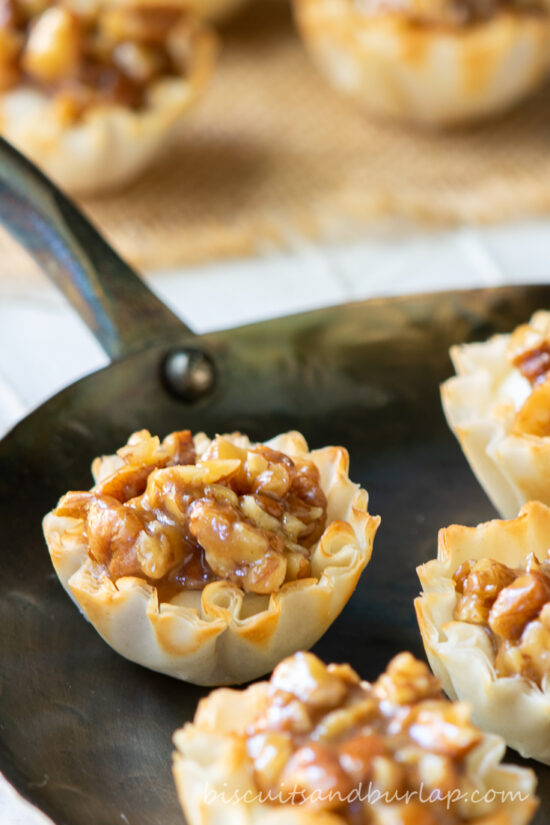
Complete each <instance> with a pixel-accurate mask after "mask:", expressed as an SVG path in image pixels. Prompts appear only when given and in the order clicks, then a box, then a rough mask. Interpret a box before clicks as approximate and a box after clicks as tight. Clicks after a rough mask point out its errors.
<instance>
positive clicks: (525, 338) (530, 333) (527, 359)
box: [508, 324, 550, 438]
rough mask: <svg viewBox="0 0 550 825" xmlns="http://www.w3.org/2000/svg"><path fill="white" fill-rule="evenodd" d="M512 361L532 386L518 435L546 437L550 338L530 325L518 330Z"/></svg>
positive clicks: (512, 340)
mask: <svg viewBox="0 0 550 825" xmlns="http://www.w3.org/2000/svg"><path fill="white" fill-rule="evenodd" d="M508 360H509V362H510V364H511V365H512V366H513V367H514V368H516V369H517V370H519V372H520V373H521V375H522V376H523V377H524V378H525V379H526V380H527V381H528V382H529V384H530V385H531V392H530V394H529V395H528V397H527V399H526V400H525V401H524V403H523V405H522V407H521V408H520V409H519V411H518V413H517V415H516V420H515V422H514V430H515V432H517V433H519V434H521V435H533V436H536V437H538V438H545V437H546V436H549V435H550V380H549V379H550V338H549V337H548V335H547V334H544V333H543V332H541V331H539V330H538V329H535V328H533V327H532V326H530V325H529V324H523V325H522V326H519V327H517V329H516V330H514V332H513V333H512V335H511V337H510V342H509V344H508Z"/></svg>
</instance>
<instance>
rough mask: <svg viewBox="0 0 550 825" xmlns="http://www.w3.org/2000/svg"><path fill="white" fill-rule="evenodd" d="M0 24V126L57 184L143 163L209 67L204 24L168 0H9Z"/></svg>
mask: <svg viewBox="0 0 550 825" xmlns="http://www.w3.org/2000/svg"><path fill="white" fill-rule="evenodd" d="M2 11H3V17H2V19H1V27H0V45H1V48H0V129H1V132H2V134H3V135H4V137H6V138H7V139H8V140H9V141H11V142H12V143H13V144H14V145H15V146H16V147H17V148H19V149H20V150H21V151H23V152H24V153H25V154H27V155H28V156H29V157H30V158H31V159H32V160H34V161H35V162H37V163H38V164H39V165H40V166H41V167H42V168H43V169H44V170H45V171H46V173H47V174H49V175H50V176H51V177H52V178H53V179H54V180H55V181H56V182H57V183H59V184H60V185H61V186H62V187H63V188H65V189H67V190H69V191H71V192H76V193H78V194H82V193H87V194H90V193H96V192H98V191H103V190H106V189H112V188H115V187H119V186H121V185H122V184H126V183H128V182H129V181H130V180H132V179H133V178H135V176H136V175H137V174H139V173H140V172H142V171H143V169H144V168H145V167H146V166H148V165H149V164H150V163H151V162H152V161H153V160H155V159H156V158H157V157H158V156H159V153H160V152H161V151H162V150H163V149H164V147H165V146H166V145H167V143H168V141H169V139H170V137H171V136H172V134H173V132H174V130H175V128H176V127H177V125H178V124H179V123H180V121H181V119H182V116H183V115H184V114H185V112H186V110H187V108H188V107H189V105H190V104H191V103H192V102H193V101H194V99H195V98H196V97H197V95H199V94H200V92H201V90H202V88H203V86H204V84H205V82H206V80H207V78H208V76H209V74H210V70H211V65H212V60H213V51H214V41H213V37H212V34H211V33H210V32H209V30H208V29H207V28H206V27H205V26H204V25H203V24H202V23H200V22H199V21H198V20H196V19H195V18H194V17H193V16H191V15H190V14H189V12H188V11H187V8H186V7H185V6H183V5H182V4H181V3H179V2H175V1H174V0H166V2H164V3H163V4H162V5H161V4H159V3H158V2H156V1H155V0H145V2H143V0H134V2H129V3H116V2H115V3H105V2H100V1H96V2H88V3H78V2H76V0H75V2H72V0H71V2H59V3H45V2H41V1H40V0H39V2H26V0H10V1H9V2H6V3H4V4H3V7H2Z"/></svg>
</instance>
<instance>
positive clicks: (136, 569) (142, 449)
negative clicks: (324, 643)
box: [44, 430, 380, 685]
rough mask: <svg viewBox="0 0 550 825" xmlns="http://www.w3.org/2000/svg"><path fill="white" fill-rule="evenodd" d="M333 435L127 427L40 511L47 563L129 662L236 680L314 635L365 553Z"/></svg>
mask: <svg viewBox="0 0 550 825" xmlns="http://www.w3.org/2000/svg"><path fill="white" fill-rule="evenodd" d="M348 465H349V458H348V454H347V452H346V451H345V450H344V449H343V448H342V447H325V448H323V449H320V450H313V451H312V452H309V451H308V446H307V444H306V442H305V440H304V438H303V436H301V435H300V434H299V433H296V432H290V433H285V434H283V435H279V436H277V437H276V438H273V439H272V440H271V441H268V442H267V443H266V444H252V443H251V442H250V441H249V440H248V438H247V437H246V436H244V435H240V434H238V433H234V434H233V435H226V436H217V437H216V438H215V439H214V440H213V441H211V440H210V439H208V438H207V437H206V436H205V435H204V434H203V433H200V434H198V435H196V436H195V437H194V438H193V437H192V435H191V433H190V432H189V431H188V430H184V431H181V432H175V433H172V434H171V435H169V436H168V437H167V438H165V439H164V441H162V442H160V441H159V439H158V438H157V437H152V436H151V435H150V433H149V432H147V431H146V430H144V431H142V432H138V433H134V435H132V436H131V438H130V439H129V441H128V444H127V445H126V446H125V447H123V448H122V449H120V450H119V451H118V453H117V455H116V456H107V457H103V458H97V459H96V460H95V461H94V463H93V465H92V471H93V474H94V478H95V481H96V484H95V486H94V487H93V488H92V489H91V490H90V491H88V492H70V493H67V495H65V496H63V498H62V499H61V500H60V501H59V504H58V506H57V507H56V509H55V510H54V511H53V512H52V513H49V514H48V515H47V516H46V518H45V519H44V534H45V536H46V541H47V543H48V547H49V550H50V555H51V558H52V562H53V565H54V567H55V569H56V572H57V574H58V576H59V578H60V580H61V582H62V584H63V586H64V587H65V589H66V590H67V592H68V593H69V595H70V596H71V597H72V598H73V599H74V601H76V603H77V604H78V605H79V607H80V608H81V610H82V611H83V612H84V614H85V615H86V616H87V618H88V619H89V620H90V621H91V622H92V624H93V625H94V627H95V628H96V629H97V630H98V632H99V633H100V634H101V636H103V638H104V639H105V640H106V641H107V642H108V643H109V644H110V645H111V646H112V647H113V648H114V649H115V650H116V651H118V653H121V654H122V655H123V656H126V657H127V658H128V659H131V660H132V661H135V662H138V663H139V664H142V665H145V666H146V667H150V668H152V669H153V670H158V671H161V672H163V673H168V674H170V675H172V676H176V677H178V678H180V679H185V680H187V681H190V682H195V683H197V684H204V685H218V684H230V683H234V682H245V681H247V680H249V679H253V678H255V677H257V676H260V675H262V674H264V673H266V672H268V671H269V670H271V669H272V668H273V666H274V665H275V664H276V663H277V662H278V661H280V659H281V658H282V657H283V656H286V655H288V654H289V653H292V652H294V651H295V650H297V649H298V648H303V647H310V646H311V645H312V644H313V643H314V642H315V641H317V639H318V638H319V637H320V636H321V635H322V634H323V633H324V632H325V630H326V629H327V628H328V627H329V625H330V624H331V623H332V622H333V621H334V619H335V618H336V617H337V616H338V614H339V613H340V611H341V610H342V608H343V607H344V605H345V604H346V602H347V601H348V599H349V597H350V596H351V594H352V592H353V590H354V588H355V586H356V584H357V581H358V579H359V576H360V575H361V572H362V571H363V569H364V568H365V566H366V565H367V563H368V562H369V560H370V556H371V553H372V544H373V540H374V536H375V533H376V530H377V529H378V525H379V523H380V519H379V518H378V517H374V516H370V515H369V514H368V511H367V507H368V495H367V493H366V491H365V490H362V489H361V488H360V487H359V486H358V485H357V484H353V483H352V482H351V481H350V479H349V477H348Z"/></svg>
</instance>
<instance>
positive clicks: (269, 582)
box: [55, 430, 326, 601]
mask: <svg viewBox="0 0 550 825" xmlns="http://www.w3.org/2000/svg"><path fill="white" fill-rule="evenodd" d="M252 452H253V453H257V454H259V455H260V456H261V457H262V460H264V464H265V465H266V466H269V467H272V468H273V467H275V469H277V467H280V466H282V467H284V468H285V469H284V473H285V474H286V476H285V477H286V479H287V482H288V483H287V485H286V487H285V488H283V489H284V493H281V494H280V495H276V494H275V493H274V492H269V491H268V492H262V484H264V485H266V484H267V488H269V482H270V479H271V475H270V473H269V472H267V473H266V472H264V473H263V474H260V475H259V476H258V477H257V478H255V479H253V480H252V481H251V480H250V478H249V477H247V475H246V472H245V471H244V467H243V465H242V464H239V462H238V461H234V462H233V464H235V465H239V470H238V471H237V472H234V473H233V475H230V477H229V478H227V479H225V480H223V481H220V482H219V483H217V484H215V485H208V484H201V483H196V482H193V483H191V482H189V481H188V482H187V483H186V482H185V481H183V482H182V480H181V475H180V476H179V477H178V468H181V467H185V466H186V465H193V464H195V463H196V458H197V457H196V455H195V449H194V444H193V438H192V435H191V433H190V432H189V431H188V430H185V431H181V432H176V433H172V435H170V436H169V437H168V438H167V439H165V440H164V442H162V444H161V445H160V448H157V449H156V450H155V451H153V452H150V453H148V454H147V456H148V458H147V460H145V461H143V460H142V461H141V463H140V461H139V460H138V461H136V460H135V459H134V460H133V459H132V456H130V458H129V459H127V460H126V463H124V464H123V465H122V466H120V467H118V468H117V469H116V470H115V472H114V473H112V474H111V475H110V476H108V477H107V478H105V479H104V480H103V481H101V482H99V483H98V484H97V485H96V486H95V488H93V489H92V490H91V491H89V492H70V493H68V494H67V495H66V496H65V497H64V498H63V499H62V500H61V501H60V503H59V506H58V507H57V509H56V510H55V514H56V515H58V516H69V517H76V518H80V519H83V520H84V537H85V538H86V539H87V542H88V554H89V556H90V559H91V560H92V562H93V567H94V571H95V573H96V574H97V575H98V577H101V576H103V575H108V576H109V578H110V579H111V580H112V581H114V582H116V581H117V580H118V579H119V578H121V577H124V576H137V577H139V578H142V579H145V580H146V581H147V582H149V583H150V584H151V585H153V586H154V587H155V588H156V589H157V593H158V598H159V600H160V601H169V600H170V599H171V598H173V597H174V596H175V595H176V594H177V593H179V592H181V591H182V590H202V589H203V588H204V586H205V585H206V584H208V583H210V582H213V581H216V580H219V579H221V578H227V579H228V580H230V581H234V582H235V583H237V584H241V583H242V586H243V587H244V589H245V590H251V591H252V592H257V593H269V592H272V590H273V589H278V587H279V586H280V584H282V582H283V581H284V580H285V571H286V559H285V553H284V551H285V547H286V544H285V538H284V535H283V534H282V533H279V532H272V531H271V530H269V529H263V528H262V527H260V526H258V524H256V523H255V522H254V521H253V520H252V519H251V518H249V517H247V516H246V514H245V513H244V512H243V511H242V510H241V504H240V502H241V501H242V499H240V498H239V496H246V497H247V498H248V499H252V500H254V502H255V504H256V505H257V506H258V508H259V510H260V511H261V513H262V512H263V513H264V514H266V516H267V517H269V518H270V519H276V520H278V521H279V527H281V526H282V519H283V517H284V516H285V514H288V515H291V516H292V517H294V518H295V519H299V520H300V521H301V522H302V527H301V532H300V536H299V539H298V541H299V544H300V547H301V550H302V553H298V554H297V555H298V556H299V566H298V568H297V572H296V573H295V575H293V578H301V577H303V576H307V575H309V562H308V560H307V559H308V553H307V550H308V548H311V547H312V545H313V544H314V543H315V542H316V541H317V540H318V539H319V538H320V536H321V534H322V532H323V530H324V526H325V521H326V498H325V496H324V493H323V491H322V490H321V488H320V486H319V474H318V471H317V468H316V467H315V465H313V464H311V463H310V462H303V463H301V464H299V465H296V464H295V463H294V462H293V461H292V459H290V458H289V457H288V456H286V455H284V454H282V453H279V452H277V451H274V450H271V449H269V448H267V447H265V446H264V445H258V446H257V447H255V448H253V450H252ZM244 455H246V452H244ZM123 460H125V459H123ZM267 462H269V465H267ZM230 463H231V462H230ZM169 468H174V469H173V472H170V471H169ZM155 470H161V471H162V473H163V475H162V479H160V480H159V477H158V474H157V475H156V477H155V482H154V483H153V484H152V485H151V484H149V483H148V482H149V481H150V477H151V474H152V473H153V472H154V471H155ZM266 478H267V481H266ZM261 513H260V515H261ZM243 526H244V533H245V535H244V537H243V539H239V536H237V538H235V535H234V534H233V533H234V530H235V528H237V529H241V530H242V529H243ZM247 530H248V538H247ZM197 534H198V535H199V536H201V541H202V540H203V539H202V535H205V536H206V539H207V544H206V545H205V547H206V550H205V547H203V546H202V545H201V543H200V542H199V540H198V538H197ZM239 535H240V534H239ZM250 536H251V537H252V538H250ZM239 540H243V541H244V542H245V544H244V547H241V546H239V543H238V542H239ZM258 542H259V547H260V550H259V551H258ZM295 546H296V545H295ZM263 548H265V550H264V551H263V552H262V549H263ZM254 551H255V552H256V555H255V557H253V563H252V566H253V567H254V566H255V568H254V572H253V575H252V577H251V578H250V580H247V579H246V576H247V574H248V570H249V568H250V566H251V561H250V558H251V556H250V554H251V552H252V553H253V552H254ZM208 552H210V553H211V555H210V556H208V559H210V562H211V563H210V564H209V561H208V559H207V553H208ZM295 555H296V552H295ZM226 557H227V558H228V559H229V562H227V559H226ZM214 559H215V560H216V564H218V567H217V568H216V564H215V563H214ZM227 564H229V566H227ZM212 565H213V566H214V568H216V569H212ZM220 570H221V571H222V573H220ZM226 570H227V575H226V574H225V573H226ZM281 571H282V572H281ZM274 575H275V576H278V578H276V579H275V578H273V576H274ZM287 575H288V574H287Z"/></svg>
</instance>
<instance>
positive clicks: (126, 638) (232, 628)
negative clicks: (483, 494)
mask: <svg viewBox="0 0 550 825" xmlns="http://www.w3.org/2000/svg"><path fill="white" fill-rule="evenodd" d="M227 438H228V439H231V436H227ZM201 439H202V440H203V441H204V439H205V436H204V435H199V436H196V437H195V441H196V442H197V441H198V440H201ZM239 439H240V440H239V443H240V444H241V445H242V444H243V440H242V439H243V437H242V436H239ZM206 441H208V440H207V439H206ZM245 441H246V439H245ZM248 443H250V442H248ZM266 443H267V445H268V446H269V447H271V448H273V449H275V450H279V451H281V452H283V453H285V454H286V455H288V456H290V457H291V458H302V459H304V458H306V459H308V460H310V461H312V462H313V463H314V464H315V466H316V467H317V468H318V470H319V473H320V483H321V488H322V490H323V492H324V494H325V496H326V499H327V526H326V529H325V530H324V532H323V535H322V536H321V538H320V540H319V541H318V542H317V543H316V544H315V545H314V546H313V548H312V554H311V557H310V563H311V573H312V575H311V577H309V578H303V579H298V580H296V581H290V582H287V583H286V584H283V585H282V587H281V588H280V589H278V590H276V591H275V592H273V593H271V595H265V596H263V595H258V594H256V593H248V592H246V593H245V592H244V591H243V590H242V589H241V588H240V587H238V586H237V585H236V584H232V583H230V582H229V581H226V580H219V581H214V582H211V583H209V584H207V585H206V586H205V587H204V589H203V590H201V591H197V590H184V591H182V592H180V593H178V594H177V595H175V596H173V597H172V598H170V599H169V600H168V601H162V602H160V601H159V598H158V593H157V589H156V588H155V587H154V586H153V585H152V584H149V583H148V582H147V581H146V580H145V579H142V578H138V577H135V576H125V577H123V578H119V579H117V581H116V583H114V582H113V581H112V580H111V579H110V578H109V577H108V576H107V575H106V574H105V575H102V576H98V575H97V571H96V570H95V569H94V565H93V563H92V562H91V560H90V559H89V556H88V541H87V538H86V535H85V531H84V520H83V519H75V518H68V517H65V516H58V515H54V514H53V513H49V514H48V515H47V516H46V517H45V519H44V534H45V537H46V541H47V544H48V548H49V551H50V555H51V559H52V562H53V565H54V567H55V570H56V572H57V575H58V577H59V579H60V581H61V583H62V584H63V586H64V588H65V589H66V591H67V592H68V594H69V595H70V596H71V598H72V599H73V600H74V601H75V603H76V604H77V605H78V606H79V608H80V609H81V610H82V612H83V613H84V615H85V616H86V617H87V618H88V619H89V621H90V622H91V623H92V624H93V625H94V627H95V628H96V630H97V631H98V632H99V633H100V635H101V636H102V637H103V638H104V639H105V641H106V642H107V643H108V644H110V645H111V647H112V648H114V650H116V651H117V652H118V653H120V654H121V655H122V656H125V657H126V658H127V659H130V660H132V661H134V662H137V663H138V664H141V665H144V666H145V667H149V668H151V669H152V670H157V671H160V672H162V673H167V674H168V675H170V676H175V677H176V678H179V679H184V680H186V681H189V682H194V683H196V684H202V685H220V684H232V683H242V682H246V681H249V680H250V679H254V678H257V677H258V676H261V675H263V674H265V673H267V672H268V671H270V670H271V669H272V668H273V667H274V666H275V664H276V663H277V662H278V661H279V660H280V659H281V658H283V657H284V656H287V655H288V654H289V653H291V652H294V651H295V650H297V649H299V648H309V647H311V645H313V644H314V643H315V642H316V641H317V639H319V638H320V637H321V636H322V635H323V633H324V632H325V631H326V630H327V628H328V627H329V626H330V625H331V624H332V622H333V621H334V620H335V619H336V617H337V616H338V615H339V613H340V612H341V610H342V609H343V607H344V606H345V604H346V602H347V601H348V599H349V598H350V596H351V594H352V593H353V591H354V589H355V586H356V585H357V582H358V580H359V577H360V575H361V573H362V571H363V569H364V568H365V567H366V565H367V564H368V562H369V561H370V557H371V553H372V546H373V541H374V536H375V534H376V531H377V529H378V525H379V523H380V519H379V517H377V516H371V515H369V513H368V509H367V508H368V495H367V493H366V491H365V490H363V489H361V488H360V487H359V486H358V485H357V484H354V483H353V482H351V481H350V479H349V477H348V467H349V458H348V454H347V452H346V450H344V449H343V448H342V447H325V448H323V449H319V450H313V451H312V452H311V453H310V452H309V451H308V446H307V444H306V442H305V440H304V438H303V436H301V435H300V434H299V433H296V432H291V433H286V434H282V435H279V436H277V437H275V438H273V439H271V440H270V441H268V442H266ZM117 461H119V459H116V457H115V459H113V458H112V457H107V458H105V459H104V460H103V461H99V462H97V461H96V463H95V466H94V471H95V475H96V479H97V478H101V477H103V476H104V474H105V473H106V474H107V475H108V474H110V473H111V472H112V470H113V469H114V467H115V466H116V462H117Z"/></svg>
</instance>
